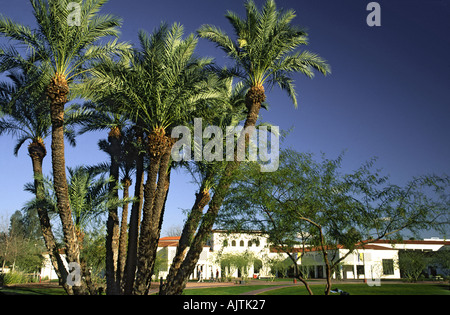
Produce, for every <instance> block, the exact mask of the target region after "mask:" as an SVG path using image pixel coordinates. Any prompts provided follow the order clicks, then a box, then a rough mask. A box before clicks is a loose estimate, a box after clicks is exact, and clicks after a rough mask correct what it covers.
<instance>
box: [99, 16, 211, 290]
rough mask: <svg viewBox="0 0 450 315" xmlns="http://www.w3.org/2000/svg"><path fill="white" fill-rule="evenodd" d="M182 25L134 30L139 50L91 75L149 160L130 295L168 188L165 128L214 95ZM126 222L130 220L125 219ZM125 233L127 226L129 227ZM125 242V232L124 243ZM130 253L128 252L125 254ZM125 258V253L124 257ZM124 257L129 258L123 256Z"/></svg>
mask: <svg viewBox="0 0 450 315" xmlns="http://www.w3.org/2000/svg"><path fill="white" fill-rule="evenodd" d="M183 32H184V31H183V27H182V26H181V25H178V24H173V25H172V26H171V27H169V26H168V25H166V24H162V25H161V26H160V27H159V28H158V29H157V30H156V31H154V32H153V33H152V34H151V35H148V34H147V33H145V32H143V31H141V32H140V33H139V41H140V49H135V50H133V51H131V52H130V54H129V55H128V56H127V57H126V58H124V60H123V62H121V63H117V62H114V61H112V60H109V61H108V60H104V61H103V64H102V65H99V68H98V72H97V73H94V74H95V77H96V79H94V80H93V81H92V82H93V86H95V84H97V86H98V85H100V84H104V83H106V82H108V84H109V86H114V89H115V90H116V91H118V93H117V94H116V98H122V100H123V101H122V102H121V104H123V105H124V108H123V109H124V111H125V112H127V114H128V115H129V117H131V118H132V120H133V121H134V122H135V123H136V125H137V127H138V130H139V131H140V132H142V135H143V134H145V136H146V137H145V138H143V139H144V140H143V142H144V143H145V145H146V155H147V156H148V159H149V166H148V168H147V180H146V183H145V187H144V203H143V211H142V220H141V223H140V231H139V246H136V247H137V248H138V252H137V262H136V267H137V271H136V281H135V283H134V293H135V294H145V293H146V292H148V288H149V284H150V280H151V275H152V272H153V268H154V261H155V257H156V249H157V245H158V239H159V233H160V227H161V222H162V218H163V216H162V214H163V209H164V204H165V200H166V196H167V191H168V188H169V166H170V158H171V156H170V153H171V148H172V146H173V144H174V143H175V141H174V139H172V138H171V137H170V134H171V130H172V128H173V127H175V126H177V125H186V123H187V122H188V121H189V119H190V118H191V117H190V114H191V113H192V112H193V111H194V109H195V106H196V105H198V104H200V103H201V102H202V101H203V100H205V99H208V98H213V97H215V93H214V91H212V89H211V87H210V86H208V84H207V83H206V81H205V79H206V77H207V75H208V73H209V72H207V71H206V70H205V67H206V66H207V65H209V64H210V62H211V60H210V59H205V58H195V57H193V53H194V50H195V48H196V45H197V38H196V37H195V36H194V35H192V34H191V35H190V36H187V37H186V38H185V39H183V38H182V37H183ZM130 225H131V222H130ZM130 231H131V229H130ZM130 241H131V235H130V238H129V243H130ZM130 254H131V255H133V253H130V252H129V256H130ZM129 258H130V257H129ZM129 260H130V259H129ZM131 260H132V259H131ZM133 269H134V267H133V266H132V264H130V270H131V271H130V273H128V279H127V282H128V285H126V290H125V292H126V293H131V292H130V291H129V290H130V282H131V283H132V281H133V280H132V279H134V271H133Z"/></svg>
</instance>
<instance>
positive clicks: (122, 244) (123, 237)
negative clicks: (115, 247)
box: [116, 177, 131, 287]
mask: <svg viewBox="0 0 450 315" xmlns="http://www.w3.org/2000/svg"><path fill="white" fill-rule="evenodd" d="M122 185H123V199H124V200H126V199H128V197H129V189H130V186H131V179H130V178H128V177H125V178H124V179H123V180H122ZM127 222H128V202H125V203H124V205H123V208H122V220H121V223H120V235H119V258H118V262H117V263H118V265H117V276H116V277H117V283H118V284H120V283H121V282H122V279H123V276H124V271H125V263H126V260H127V227H128V224H127ZM120 287H121V286H120Z"/></svg>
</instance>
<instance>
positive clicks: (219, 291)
mask: <svg viewBox="0 0 450 315" xmlns="http://www.w3.org/2000/svg"><path fill="white" fill-rule="evenodd" d="M270 287H273V288H276V287H277V284H276V283H274V284H268V285H235V286H229V287H215V288H202V289H187V290H185V291H184V295H239V294H242V293H245V292H250V291H253V290H258V289H263V288H270ZM332 288H333V289H334V288H339V289H341V290H343V291H346V292H348V293H350V295H450V290H449V285H448V284H445V285H444V284H423V283H417V284H416V283H414V284H410V283H405V284H390V283H387V284H383V283H382V284H381V286H379V287H375V286H374V287H369V286H368V285H367V284H363V283H357V284H340V283H337V284H333V286H332ZM311 289H312V290H313V292H314V294H315V295H321V294H323V291H324V289H325V286H324V285H322V284H321V285H317V284H316V285H311ZM2 294H14V295H16V294H20V295H65V292H64V290H63V289H62V288H46V287H33V288H29V287H20V286H18V287H4V288H3V289H1V290H0V295H2ZM261 294H262V295H308V292H307V291H306V289H305V288H304V286H302V285H297V286H292V287H287V288H280V289H274V290H270V291H266V292H263V293H261Z"/></svg>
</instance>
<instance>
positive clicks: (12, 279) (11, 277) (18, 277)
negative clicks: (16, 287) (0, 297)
mask: <svg viewBox="0 0 450 315" xmlns="http://www.w3.org/2000/svg"><path fill="white" fill-rule="evenodd" d="M0 277H1V278H2V279H1V280H0V282H1V283H3V285H9V284H21V283H28V282H29V278H28V276H27V275H25V274H24V273H22V272H19V271H12V272H9V273H4V274H2V275H1V276H0Z"/></svg>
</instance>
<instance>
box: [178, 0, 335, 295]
mask: <svg viewBox="0 0 450 315" xmlns="http://www.w3.org/2000/svg"><path fill="white" fill-rule="evenodd" d="M245 9H246V19H245V20H244V19H241V18H240V17H239V16H238V15H237V14H235V13H233V12H231V11H228V12H227V14H226V15H225V17H226V18H227V19H228V21H229V22H230V23H231V25H232V27H233V30H234V33H235V35H236V40H232V39H231V38H230V37H229V36H227V35H226V34H225V33H224V32H223V31H221V30H220V29H219V28H217V27H215V26H211V25H203V26H201V27H200V29H199V30H198V34H199V35H200V37H202V38H206V39H209V40H210V41H212V42H214V43H215V44H217V46H218V47H220V48H222V49H223V50H224V51H225V52H226V53H227V55H228V56H229V57H230V58H231V59H232V60H233V61H234V63H235V65H234V67H233V68H231V69H230V70H229V71H230V72H231V73H233V74H234V75H236V76H237V77H239V78H241V79H242V80H243V82H244V84H245V85H246V86H247V87H248V92H247V94H246V96H245V103H246V107H247V110H248V111H247V117H246V119H245V123H244V130H243V132H244V131H245V129H247V127H255V125H256V122H257V119H258V116H259V111H260V108H261V104H262V103H263V102H264V101H265V99H266V95H265V88H264V84H265V83H268V84H269V86H273V85H275V84H277V85H278V86H279V87H280V88H281V89H283V90H284V91H286V92H287V93H288V95H289V96H290V98H291V100H292V102H293V103H294V105H295V106H297V97H296V92H295V88H294V84H293V79H292V77H291V75H292V74H294V73H303V74H305V75H306V76H308V77H310V78H311V77H313V75H314V70H317V71H319V72H320V73H322V74H324V75H326V74H328V73H330V68H329V66H328V64H327V63H326V62H325V60H323V59H322V58H321V57H319V56H318V55H316V54H314V53H311V52H308V51H301V52H296V50H297V48H298V47H299V46H300V45H306V44H307V33H306V32H305V31H304V30H302V29H300V28H299V27H296V26H293V25H291V22H292V20H293V19H294V17H295V12H294V11H293V10H287V11H285V12H281V11H278V10H277V8H276V4H275V2H274V1H273V0H267V1H266V3H265V5H264V7H263V9H262V10H261V11H260V10H258V8H257V7H256V5H255V3H254V2H253V1H252V0H248V1H247V2H246V3H245ZM247 130H248V129H247ZM251 133H252V129H250V132H247V133H245V143H246V146H247V145H248V139H249V138H250V136H251ZM241 137H242V134H241ZM239 164H240V162H239V161H237V160H236V159H235V161H232V162H229V163H228V164H227V166H226V168H225V171H224V173H223V176H222V177H221V179H220V181H219V183H218V184H217V186H216V187H215V189H214V195H213V197H212V199H211V202H210V203H209V207H208V211H207V213H206V214H205V215H204V216H203V219H202V223H201V225H200V227H199V229H198V231H197V234H196V236H195V238H194V240H193V242H192V243H191V246H190V249H189V252H188V253H187V255H186V258H185V260H184V262H183V265H184V268H185V272H183V273H180V274H181V276H183V277H185V279H186V280H187V277H188V276H189V274H191V273H192V271H193V270H194V268H195V265H196V263H197V261H198V258H199V257H200V253H201V251H202V248H203V245H204V243H205V242H206V240H207V237H208V235H209V234H210V232H211V229H212V227H213V225H214V222H215V219H216V217H217V214H218V212H219V209H220V207H221V206H222V203H223V200H224V198H225V196H226V194H227V191H228V189H229V187H230V185H231V183H232V181H233V174H234V173H235V171H236V170H237V169H238V167H239ZM186 280H184V283H185V281H186ZM179 285H182V282H181V281H180V282H179ZM182 289H183V287H182V286H181V287H178V288H176V289H174V292H176V294H181V291H182Z"/></svg>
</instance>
